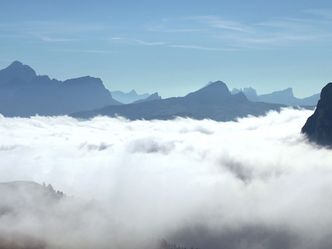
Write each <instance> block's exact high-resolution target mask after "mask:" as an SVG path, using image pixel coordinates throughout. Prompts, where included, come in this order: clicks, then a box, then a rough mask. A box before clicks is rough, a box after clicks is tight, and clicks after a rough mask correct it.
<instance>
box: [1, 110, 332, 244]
mask: <svg viewBox="0 0 332 249" xmlns="http://www.w3.org/2000/svg"><path fill="white" fill-rule="evenodd" d="M311 113H312V111H307V110H293V109H285V110H283V111H282V112H281V113H277V112H270V113H269V114H268V115H267V116H264V117H258V118H257V117H249V118H244V119H240V120H239V121H238V122H224V123H222V122H215V121H211V120H202V121H197V120H191V119H176V120H172V121H128V120H125V119H121V118H118V119H116V118H106V117H98V118H95V119H93V120H89V121H78V120H75V119H73V118H69V117H33V118H30V119H24V118H4V117H0V181H1V182H7V181H16V180H25V181H35V182H38V183H43V182H45V183H46V184H49V183H50V184H52V186H53V187H54V188H55V189H58V190H61V191H63V192H64V193H65V194H67V196H69V197H67V198H64V199H62V200H60V201H57V202H54V203H53V202H45V200H40V199H42V198H43V197H40V198H39V197H38V196H33V197H31V198H30V197H29V194H28V197H27V196H25V197H24V198H23V197H22V198H21V197H20V198H18V197H17V196H16V197H15V194H13V193H11V192H10V191H7V192H9V193H7V192H6V191H2V192H1V198H0V204H1V205H2V206H5V207H6V208H7V209H6V210H7V211H4V212H2V213H1V206H0V213H1V216H0V234H1V235H0V241H1V240H3V241H5V240H6V238H7V240H8V239H11V240H17V238H18V237H17V236H23V237H24V236H27V237H29V238H33V239H37V240H40V241H42V243H44V244H43V245H45V247H47V248H64V249H71V248H75V249H76V248H80V249H85V248H86V249H88V248H89V249H91V248H95V249H99V248H100V249H103V248H123V249H127V248H128V249H129V248H130V249H131V248H133V249H140V248H142V249H143V248H144V249H146V248H153V249H154V248H156V247H157V244H158V242H159V241H160V240H161V239H166V240H167V241H169V242H170V243H174V244H178V245H183V246H186V247H187V248H191V247H193V248H200V249H217V248H218V249H219V248H222V249H233V248H234V249H249V248H250V249H260V248H262V249H263V248H269V249H274V248H275V249H280V248H282V249H288V248H296V249H300V248H301V249H309V248H310V249H311V248H317V249H323V248H332V151H329V150H327V149H324V148H319V147H316V146H313V145H310V144H308V143H307V141H306V140H305V138H304V137H303V135H302V134H300V130H301V127H302V126H303V124H304V123H305V121H306V119H307V118H308V116H310V115H311ZM28 192H29V191H28ZM32 192H33V191H32ZM2 208H3V207H2ZM10 208H14V209H15V211H14V212H10V211H8V209H10ZM1 236H3V238H2V239H1ZM6 243H7V242H6Z"/></svg>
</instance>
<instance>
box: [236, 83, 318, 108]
mask: <svg viewBox="0 0 332 249" xmlns="http://www.w3.org/2000/svg"><path fill="white" fill-rule="evenodd" d="M238 92H243V93H244V94H245V95H246V97H247V98H248V99H249V100H251V101H255V102H265V103H275V104H282V105H288V106H315V105H316V104H317V102H318V99H319V94H314V95H312V96H309V97H306V98H302V99H301V98H296V97H295V96H294V94H293V89H292V88H287V89H284V90H280V91H275V92H272V93H269V94H262V95H257V92H256V90H255V89H254V88H251V87H248V88H243V89H233V90H232V93H238Z"/></svg>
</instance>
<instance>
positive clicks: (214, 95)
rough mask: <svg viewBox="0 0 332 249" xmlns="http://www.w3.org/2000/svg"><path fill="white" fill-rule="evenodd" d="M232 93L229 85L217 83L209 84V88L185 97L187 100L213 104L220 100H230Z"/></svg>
mask: <svg viewBox="0 0 332 249" xmlns="http://www.w3.org/2000/svg"><path fill="white" fill-rule="evenodd" d="M231 96H232V94H231V93H230V91H229V89H228V87H227V85H226V84H225V83H224V82H222V81H215V82H211V83H209V84H208V85H207V86H205V87H203V88H201V89H199V90H198V91H196V92H192V93H189V94H188V95H186V96H185V98H187V99H197V100H198V101H203V102H211V101H216V100H220V99H225V98H230V97H231Z"/></svg>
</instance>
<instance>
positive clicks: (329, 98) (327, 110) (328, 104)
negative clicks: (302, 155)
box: [302, 83, 332, 146]
mask: <svg viewBox="0 0 332 249" xmlns="http://www.w3.org/2000/svg"><path fill="white" fill-rule="evenodd" d="M302 132H303V133H304V134H306V135H307V137H308V138H309V140H311V141H313V142H315V143H317V144H319V145H323V146H332V83H328V84H327V85H326V86H325V87H324V88H323V89H322V92H321V94H320V100H319V101H318V104H317V108H316V111H315V112H314V114H313V115H312V116H310V117H309V118H308V120H307V122H306V123H305V125H304V126H303V128H302Z"/></svg>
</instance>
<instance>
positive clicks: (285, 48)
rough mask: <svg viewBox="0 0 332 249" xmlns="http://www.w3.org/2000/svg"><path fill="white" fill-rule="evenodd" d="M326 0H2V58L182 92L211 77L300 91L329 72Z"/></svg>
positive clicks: (331, 17) (331, 53)
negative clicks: (291, 88)
mask: <svg viewBox="0 0 332 249" xmlns="http://www.w3.org/2000/svg"><path fill="white" fill-rule="evenodd" d="M331 42H332V2H331V1H327V0H326V1H321V0H315V1H313V0H292V1H289V0H288V1H286V0H279V1H276V0H274V1H271V0H251V1H248V0H242V1H239V0H233V1H224V0H219V1H217V0H216V1H211V0H210V1H208V0H206V1H198V0H191V1H189V0H188V1H185V0H177V1H175V0H168V1H159V0H154V1H152V0H149V1H148V0H140V1H137V0H132V1H128V0H118V1H112V0H110V1H102V0H100V1H98V0H94V1H92V0H91V1H88V0H86V1H82V0H81V1H76V0H57V1H54V0H31V1H20V0H1V1H0V66H1V68H2V67H5V66H7V65H8V64H9V63H10V62H11V61H13V60H20V61H22V62H24V63H26V64H29V65H31V66H32V67H34V68H35V69H36V70H37V72H38V73H39V74H48V75H50V76H51V77H54V78H58V79H66V78H71V77H77V76H82V75H91V76H96V77H100V78H102V80H103V81H104V83H105V85H106V86H107V87H108V88H110V89H111V90H118V89H120V90H126V91H127V90H130V89H136V90H137V91H138V92H154V91H158V92H159V93H160V94H161V95H163V96H171V95H176V96H179V95H183V94H185V93H187V92H188V91H192V90H195V89H197V88H199V87H201V86H203V85H204V84H206V83H207V82H209V81H214V80H222V81H224V82H226V83H227V84H228V86H229V87H230V88H233V87H245V86H252V87H254V88H256V89H257V90H258V92H259V93H265V92H269V91H272V90H276V89H282V88H286V87H289V86H291V87H293V88H294V92H295V94H296V95H297V96H306V95H310V94H312V93H315V92H319V91H320V89H321V87H322V86H323V85H325V83H327V82H329V81H332V70H331V58H332V45H331V44H332V43H331Z"/></svg>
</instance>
